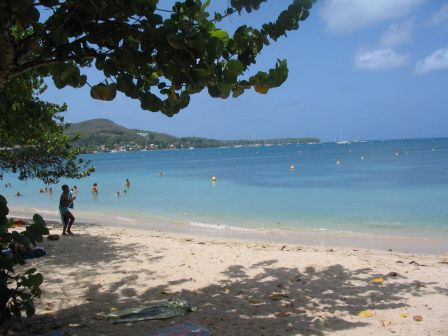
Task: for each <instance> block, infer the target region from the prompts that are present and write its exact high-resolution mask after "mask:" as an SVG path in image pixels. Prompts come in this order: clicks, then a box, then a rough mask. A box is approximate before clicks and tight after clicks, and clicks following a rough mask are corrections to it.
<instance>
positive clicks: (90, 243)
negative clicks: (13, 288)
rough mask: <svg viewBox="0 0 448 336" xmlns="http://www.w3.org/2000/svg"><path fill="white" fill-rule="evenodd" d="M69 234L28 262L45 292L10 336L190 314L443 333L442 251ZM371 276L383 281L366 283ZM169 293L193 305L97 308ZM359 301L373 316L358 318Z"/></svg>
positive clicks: (230, 329)
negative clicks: (113, 318)
mask: <svg viewBox="0 0 448 336" xmlns="http://www.w3.org/2000/svg"><path fill="white" fill-rule="evenodd" d="M51 231H52V233H60V229H59V228H58V229H57V230H55V229H53V230H51ZM73 231H74V232H75V233H76V235H75V236H74V237H61V239H60V240H59V241H54V242H52V241H47V240H46V241H45V242H44V243H43V246H44V247H45V249H46V250H47V252H48V256H46V257H44V258H39V259H34V260H31V261H29V262H28V263H27V265H26V267H31V266H34V267H37V268H38V270H39V271H40V272H42V273H43V274H44V277H45V282H44V284H43V286H42V288H43V296H42V299H41V300H40V301H39V302H38V303H37V314H36V317H34V318H33V321H35V322H36V323H34V324H33V325H31V324H28V325H25V329H26V331H22V332H17V331H16V334H24V335H25V334H26V335H28V334H31V333H33V332H34V333H39V332H42V333H43V332H48V331H49V330H51V329H63V330H66V331H69V332H70V334H69V335H79V336H82V335H129V336H131V335H132V336H133V335H136V336H139V335H145V334H147V333H149V332H151V331H155V330H157V329H159V328H162V327H165V326H168V325H172V324H175V323H180V322H184V321H191V322H194V323H197V324H199V325H201V326H204V327H206V328H208V329H209V330H210V331H212V332H213V334H214V335H244V336H251V335H254V336H255V335H256V336H260V335H269V336H271V335H284V336H292V335H389V334H391V333H394V334H396V335H406V336H409V335H448V258H446V257H444V256H440V255H439V256H436V255H433V256H431V255H428V256H425V255H414V254H408V253H396V252H387V251H375V250H362V249H357V250H355V249H351V248H333V249H330V248H328V247H309V246H308V247H307V246H297V245H287V246H286V247H284V246H282V245H275V244H267V243H261V242H247V241H237V240H218V239H213V238H210V237H209V238H206V237H199V236H187V235H185V234H173V233H161V232H156V231H147V230H137V229H132V228H117V227H105V226H94V225H80V224H78V225H76V224H75V226H74V229H73ZM392 248H393V247H392ZM411 262H415V263H412V264H411ZM390 272H396V273H398V275H397V276H387V274H388V273H390ZM377 277H382V278H384V279H385V281H384V283H383V284H374V283H372V282H371V281H372V279H374V278H377ZM171 297H184V298H186V299H187V300H189V301H190V302H191V303H193V304H194V305H197V306H199V311H197V312H193V313H189V314H188V315H185V316H182V317H177V318H173V319H170V320H165V321H143V322H136V323H132V324H124V325H114V324H112V323H110V321H107V320H103V319H101V317H100V315H101V314H102V313H109V312H110V311H111V309H112V310H113V309H115V308H118V309H120V308H125V307H133V306H138V305H141V304H148V303H153V302H156V301H159V300H165V299H168V298H171ZM366 309H369V310H371V311H372V312H373V316H372V317H359V316H357V315H358V313H359V312H360V311H362V310H366ZM400 314H407V317H400ZM414 315H420V316H421V317H422V318H423V320H422V321H420V322H418V321H414V320H413V316H414ZM384 320H386V321H387V322H384V323H385V324H386V325H387V326H383V323H382V321H384ZM389 323H390V325H388V324H389Z"/></svg>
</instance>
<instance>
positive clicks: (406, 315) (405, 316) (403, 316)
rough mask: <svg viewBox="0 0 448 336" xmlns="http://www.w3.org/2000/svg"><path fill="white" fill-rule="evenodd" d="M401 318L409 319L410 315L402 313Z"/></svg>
mask: <svg viewBox="0 0 448 336" xmlns="http://www.w3.org/2000/svg"><path fill="white" fill-rule="evenodd" d="M400 317H401V318H407V317H408V314H406V313H401V314H400Z"/></svg>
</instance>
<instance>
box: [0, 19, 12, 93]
mask: <svg viewBox="0 0 448 336" xmlns="http://www.w3.org/2000/svg"><path fill="white" fill-rule="evenodd" d="M0 29H1V31H0V91H2V90H3V87H4V86H5V84H6V82H7V81H8V77H9V75H10V74H11V72H12V71H13V69H14V47H13V45H12V40H11V36H10V35H9V31H8V29H7V28H5V27H1V28H0Z"/></svg>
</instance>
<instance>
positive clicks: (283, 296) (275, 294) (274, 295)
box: [268, 293, 289, 301]
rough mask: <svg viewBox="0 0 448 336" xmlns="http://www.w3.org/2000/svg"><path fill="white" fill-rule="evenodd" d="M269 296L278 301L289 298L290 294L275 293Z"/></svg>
mask: <svg viewBox="0 0 448 336" xmlns="http://www.w3.org/2000/svg"><path fill="white" fill-rule="evenodd" d="M268 298H269V299H271V300H276V301H278V300H282V299H285V298H289V295H288V294H286V293H274V294H272V295H269V296H268Z"/></svg>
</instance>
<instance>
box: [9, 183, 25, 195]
mask: <svg viewBox="0 0 448 336" xmlns="http://www.w3.org/2000/svg"><path fill="white" fill-rule="evenodd" d="M5 188H9V189H12V184H11V182H8V183H5ZM16 196H17V197H21V196H23V195H22V194H21V193H20V192H19V191H18V192H17V193H16Z"/></svg>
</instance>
